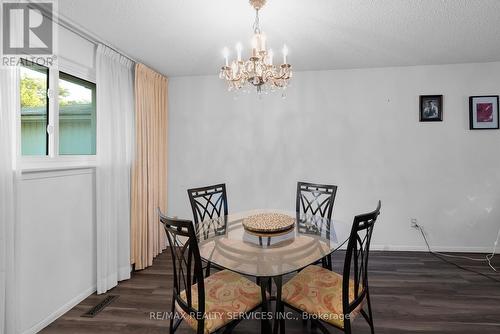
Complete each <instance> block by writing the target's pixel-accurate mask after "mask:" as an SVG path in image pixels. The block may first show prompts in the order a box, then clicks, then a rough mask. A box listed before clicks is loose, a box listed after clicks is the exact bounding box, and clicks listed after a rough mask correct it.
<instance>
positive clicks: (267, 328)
mask: <svg viewBox="0 0 500 334" xmlns="http://www.w3.org/2000/svg"><path fill="white" fill-rule="evenodd" d="M258 281H259V283H260V293H261V298H262V309H261V311H262V314H261V316H262V319H261V321H260V332H261V333H271V324H270V323H269V320H268V319H267V313H268V310H269V305H268V302H269V301H268V300H267V293H266V290H267V284H268V283H269V278H268V277H260V278H259V279H258Z"/></svg>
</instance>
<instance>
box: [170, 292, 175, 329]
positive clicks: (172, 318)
mask: <svg viewBox="0 0 500 334" xmlns="http://www.w3.org/2000/svg"><path fill="white" fill-rule="evenodd" d="M171 311H172V312H170V327H169V332H170V334H173V333H174V332H175V329H174V318H175V317H174V315H175V298H174V297H172V309H171Z"/></svg>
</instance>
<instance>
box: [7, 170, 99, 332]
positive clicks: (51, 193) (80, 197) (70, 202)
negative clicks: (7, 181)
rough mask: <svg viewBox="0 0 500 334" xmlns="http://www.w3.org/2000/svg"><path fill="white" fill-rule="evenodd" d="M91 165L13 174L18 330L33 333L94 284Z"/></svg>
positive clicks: (94, 240)
mask: <svg viewBox="0 0 500 334" xmlns="http://www.w3.org/2000/svg"><path fill="white" fill-rule="evenodd" d="M94 184H95V182H94V171H93V169H75V170H66V171H43V172H35V173H25V174H23V175H22V177H21V178H20V179H19V180H18V188H17V189H18V209H19V211H18V212H19V214H18V221H17V226H16V235H17V238H16V265H17V268H16V269H17V273H18V275H17V279H16V281H17V284H18V287H17V289H18V298H17V300H18V310H19V317H18V319H19V322H18V332H19V333H35V332H37V331H38V330H40V329H42V328H43V327H45V326H47V325H48V324H49V323H50V322H52V321H53V320H54V319H56V318H57V317H59V316H61V315H62V314H64V313H65V312H66V311H68V310H69V309H70V308H71V307H73V306H74V305H75V304H77V303H79V302H80V301H81V300H82V299H84V298H85V297H87V296H88V295H90V294H91V293H93V292H94V291H95V289H96V238H95V235H96V231H95V224H94V215H95V211H94V198H95V196H94Z"/></svg>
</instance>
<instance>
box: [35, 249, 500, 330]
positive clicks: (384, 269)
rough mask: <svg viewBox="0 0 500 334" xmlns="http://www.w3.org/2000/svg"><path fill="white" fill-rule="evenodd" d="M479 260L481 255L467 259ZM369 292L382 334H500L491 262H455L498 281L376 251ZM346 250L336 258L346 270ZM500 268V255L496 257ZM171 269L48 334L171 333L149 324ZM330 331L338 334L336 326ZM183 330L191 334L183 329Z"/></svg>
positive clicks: (163, 265) (148, 274) (358, 323)
mask: <svg viewBox="0 0 500 334" xmlns="http://www.w3.org/2000/svg"><path fill="white" fill-rule="evenodd" d="M469 255H470V256H473V257H479V256H480V255H478V254H469ZM370 256H371V258H370V271H369V280H370V292H371V295H372V304H373V311H374V319H375V332H376V333H387V334H392V333H436V334H437V333H440V334H444V333H454V334H462V333H463V334H477V333H481V334H489V333H491V334H493V333H496V334H498V333H500V273H494V272H493V271H492V270H489V269H488V267H487V265H486V264H485V263H474V262H470V261H466V260H455V259H453V261H455V262H456V263H459V264H461V265H463V266H465V267H467V268H469V269H473V270H476V271H480V272H482V273H484V274H487V275H489V276H490V277H492V278H493V279H496V281H495V280H493V279H489V278H486V277H484V276H481V275H478V274H474V273H471V272H468V271H464V270H462V269H459V268H457V267H455V266H453V265H451V264H447V263H444V262H442V261H441V260H439V259H437V258H436V257H434V256H433V255H430V254H428V253H413V252H411V253H410V252H371V253H370ZM342 257H343V253H338V254H335V255H334V262H335V264H336V268H335V269H336V271H337V272H339V271H340V267H341V263H342V262H343V258H342ZM494 260H495V261H494V263H495V266H497V267H500V256H498V257H496V258H495V259H494ZM171 282H172V275H171V266H170V259H169V257H168V253H166V252H164V253H163V254H162V255H160V256H159V257H158V258H157V259H156V260H155V262H154V265H153V266H152V267H151V268H148V269H146V270H143V271H141V272H137V273H135V274H134V275H133V277H132V279H130V280H128V281H125V282H122V283H120V284H119V285H118V286H117V287H116V288H114V289H113V290H112V291H110V292H109V293H110V294H116V295H119V296H120V297H119V298H118V299H117V300H116V301H114V302H113V303H112V304H111V305H109V306H108V307H107V308H105V309H104V310H103V311H102V312H101V313H99V314H98V315H97V316H96V317H95V318H82V317H80V316H81V315H82V314H83V313H84V312H86V311H87V310H88V309H90V308H91V307H93V306H94V305H95V304H97V303H98V302H99V301H101V300H102V298H103V297H104V295H99V296H97V295H95V294H94V295H92V296H90V297H88V298H87V299H85V300H84V301H83V302H81V303H80V304H79V305H77V306H76V307H74V308H73V309H72V310H70V311H69V312H67V313H66V314H65V315H64V316H62V317H61V318H59V319H58V320H57V321H55V322H54V323H52V324H51V325H50V326H49V327H47V328H46V329H45V330H43V331H42V333H46V334H50V333H54V334H62V333H121V334H127V333H141V334H152V333H168V320H155V319H150V312H167V311H169V305H170V301H171V291H172V288H171ZM286 329H287V333H307V332H309V329H308V328H304V327H303V325H302V321H288V322H287V326H286ZM259 332H260V325H259V322H258V321H257V320H248V321H243V322H241V323H240V324H239V325H238V326H237V327H236V329H235V330H234V333H259ZM331 332H332V333H339V332H340V331H338V330H336V329H332V330H331ZM353 332H354V333H360V334H362V333H369V332H370V331H369V327H368V326H367V324H366V323H365V321H364V319H362V318H361V317H360V318H357V319H356V320H355V321H354V331H353ZM177 333H193V331H191V330H190V329H189V327H187V326H186V325H184V324H182V325H181V327H179V329H178V331H177Z"/></svg>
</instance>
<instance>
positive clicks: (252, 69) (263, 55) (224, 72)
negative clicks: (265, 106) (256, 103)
mask: <svg viewBox="0 0 500 334" xmlns="http://www.w3.org/2000/svg"><path fill="white" fill-rule="evenodd" d="M265 3H266V0H250V4H251V5H252V6H253V8H255V23H254V25H253V31H254V36H253V39H252V54H251V56H250V58H249V59H248V60H242V58H241V51H242V45H241V43H238V44H236V53H237V59H235V60H232V61H231V62H229V49H228V48H224V51H223V53H224V58H225V61H226V64H225V65H224V66H222V68H221V70H220V74H219V77H220V78H221V79H224V80H226V82H227V83H228V90H229V91H233V90H239V89H242V88H245V87H246V85H247V84H251V85H253V86H255V87H256V89H257V92H258V93H261V92H262V91H263V90H264V91H265V92H267V91H274V90H276V89H286V87H287V85H288V82H289V80H290V78H291V77H292V66H291V65H290V64H288V63H287V56H288V48H287V47H286V45H284V46H283V63H282V64H280V65H274V64H273V57H274V53H273V50H271V49H269V50H267V49H266V36H265V35H264V34H263V33H262V32H261V30H260V25H259V10H260V9H261V8H262V7H263V6H264V5H265Z"/></svg>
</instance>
